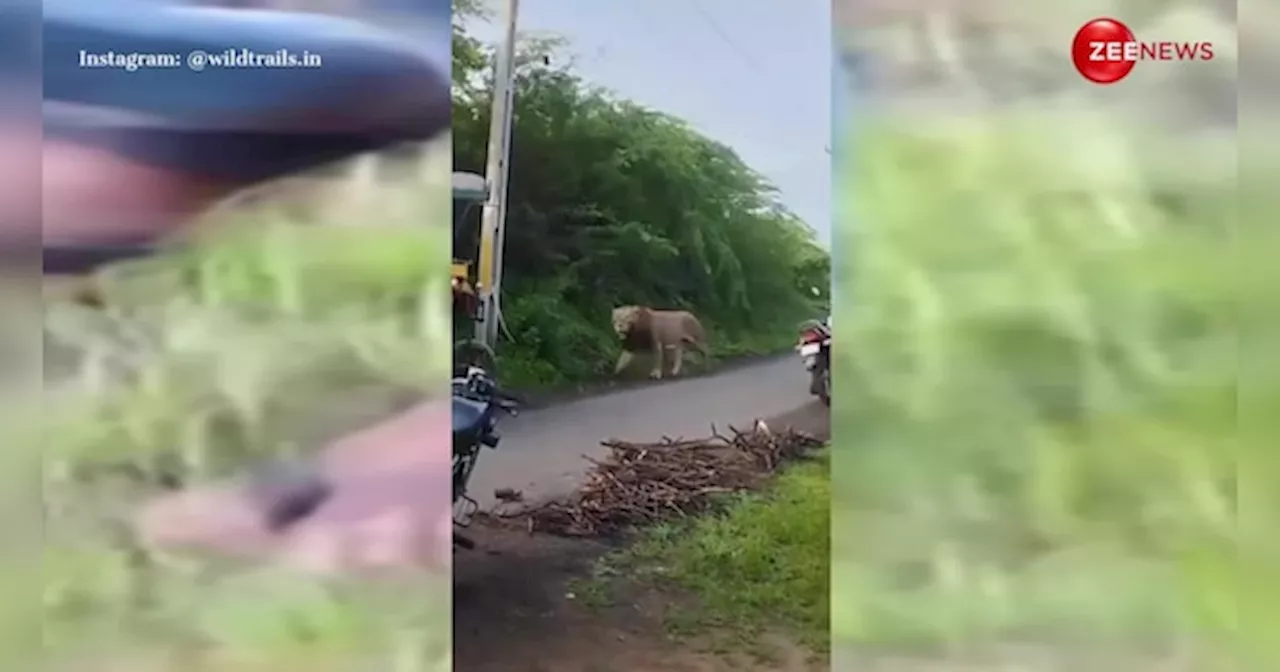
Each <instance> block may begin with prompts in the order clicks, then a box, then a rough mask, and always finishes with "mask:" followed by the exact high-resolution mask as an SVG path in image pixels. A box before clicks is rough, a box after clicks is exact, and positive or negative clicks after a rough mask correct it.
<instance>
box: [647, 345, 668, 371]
mask: <svg viewBox="0 0 1280 672" xmlns="http://www.w3.org/2000/svg"><path fill="white" fill-rule="evenodd" d="M665 349H666V348H664V347H662V341H659V340H656V339H655V340H654V342H653V370H652V371H650V372H649V377H650V378H653V379H655V380H661V379H662V368H663V362H662V351H663V350H665Z"/></svg>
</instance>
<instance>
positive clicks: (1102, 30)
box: [1071, 18, 1213, 84]
mask: <svg viewBox="0 0 1280 672" xmlns="http://www.w3.org/2000/svg"><path fill="white" fill-rule="evenodd" d="M1211 60H1213V43H1212V42H1174V41H1168V40H1164V41H1154V42H1144V41H1140V40H1138V39H1137V38H1136V37H1134V34H1133V31H1132V30H1129V27H1128V26H1126V25H1124V24H1123V23H1121V22H1120V21H1118V20H1116V19H1108V18H1099V19H1094V20H1092V21H1089V22H1087V23H1085V24H1084V25H1083V26H1081V27H1080V30H1078V31H1076V37H1075V39H1074V40H1072V42H1071V61H1072V63H1074V64H1075V66H1076V70H1078V71H1079V72H1080V74H1081V75H1082V76H1084V78H1085V79H1087V80H1089V81H1091V82H1093V83H1095V84H1114V83H1116V82H1118V81H1120V80H1122V79H1124V78H1125V77H1128V76H1129V73H1130V72H1133V68H1134V66H1135V65H1137V64H1138V61H1211Z"/></svg>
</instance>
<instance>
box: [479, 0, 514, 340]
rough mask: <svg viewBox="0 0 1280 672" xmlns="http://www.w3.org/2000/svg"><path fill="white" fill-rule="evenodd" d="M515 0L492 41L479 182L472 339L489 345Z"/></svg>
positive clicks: (502, 212) (494, 323) (496, 300)
mask: <svg viewBox="0 0 1280 672" xmlns="http://www.w3.org/2000/svg"><path fill="white" fill-rule="evenodd" d="M519 4H520V3H519V0H506V11H505V16H504V17H503V18H504V19H505V21H504V24H505V30H504V35H503V40H502V43H501V44H499V45H498V51H497V54H496V59H495V60H496V63H495V64H494V78H493V117H492V119H491V120H490V124H489V148H488V157H487V158H488V161H487V163H486V165H485V175H484V177H485V182H486V184H487V186H488V195H487V198H486V199H485V202H484V210H483V212H482V213H481V216H480V255H479V256H480V259H479V262H480V263H479V268H478V269H477V274H476V277H477V280H478V286H477V287H476V291H477V294H478V295H479V299H480V320H479V321H478V322H476V340H478V341H480V342H482V343H484V344H485V345H488V346H489V347H495V346H496V344H497V341H498V319H499V314H500V312H501V308H500V304H501V293H502V252H503V244H504V242H505V239H506V220H507V179H508V177H509V176H510V174H511V167H510V165H509V163H510V162H509V160H510V157H511V119H512V107H513V106H512V103H513V102H514V99H515V86H514V82H513V79H514V73H515V51H516V12H517V9H518V6H519Z"/></svg>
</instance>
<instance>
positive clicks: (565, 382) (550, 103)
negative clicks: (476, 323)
mask: <svg viewBox="0 0 1280 672" xmlns="http://www.w3.org/2000/svg"><path fill="white" fill-rule="evenodd" d="M454 7H455V17H463V18H464V19H478V18H479V16H480V13H479V11H478V10H477V9H476V8H475V7H473V6H472V3H469V2H466V3H459V2H455V5H454ZM565 46H566V45H563V44H562V43H561V42H560V41H558V40H555V39H527V40H525V41H523V43H522V44H521V46H520V49H519V52H520V53H519V56H518V63H519V65H518V67H517V77H516V91H515V100H516V109H517V110H518V111H517V113H516V116H515V122H514V123H515V127H514V131H513V133H514V141H513V149H512V153H513V156H512V165H511V183H510V206H509V209H508V213H507V234H506V235H507V240H506V246H505V249H506V256H505V259H504V269H505V270H504V276H503V278H504V279H503V284H504V290H503V291H504V295H503V297H502V306H503V311H504V317H505V320H506V328H507V331H508V332H509V334H510V340H504V341H503V342H502V343H501V344H500V347H499V356H500V361H501V369H502V376H503V378H504V380H505V381H506V382H507V384H509V385H514V386H517V387H523V388H530V387H564V386H573V385H577V384H580V383H586V382H590V381H593V380H600V379H603V378H606V377H610V376H611V375H612V370H613V364H614V362H615V361H616V360H617V356H618V342H617V341H618V339H617V336H616V335H614V334H613V332H612V328H611V326H610V318H609V313H610V311H611V310H612V309H613V308H614V307H616V306H620V305H627V304H643V305H650V306H653V307H657V308H668V309H677V308H683V309H688V310H691V311H693V312H694V313H695V314H696V315H698V316H699V317H700V318H701V319H702V320H703V322H704V324H705V325H706V327H707V329H708V331H709V332H710V334H711V346H712V350H713V356H714V357H717V358H718V357H734V356H742V355H757V354H765V353H774V352H778V351H780V350H783V349H785V348H786V347H787V346H789V345H791V344H792V342H793V340H794V338H795V335H796V327H797V325H798V324H799V323H800V322H801V321H803V320H806V319H811V318H814V317H818V316H821V315H822V314H825V306H826V302H827V295H828V292H829V286H830V275H829V267H830V262H829V259H828V255H827V252H826V251H825V250H824V249H823V248H822V247H820V246H819V245H818V243H817V241H816V240H815V237H814V234H813V232H812V230H811V229H810V228H809V227H808V226H807V225H806V224H805V223H803V222H801V221H800V220H799V219H798V218H797V217H796V216H795V215H794V214H793V213H791V212H789V211H788V210H787V209H786V208H785V207H783V206H782V205H781V204H780V202H779V201H778V199H777V192H776V189H775V188H774V187H773V186H772V185H770V184H769V183H768V182H767V181H766V180H765V179H764V178H763V177H762V176H761V175H759V174H758V173H756V172H755V171H754V170H752V169H751V168H750V167H748V166H747V165H745V164H744V163H743V162H742V160H741V159H740V158H739V157H738V156H737V155H736V154H735V153H734V152H733V150H731V149H730V148H728V147H726V146H724V145H722V144H720V143H718V142H715V141H713V140H711V139H709V138H707V137H705V136H703V135H701V134H699V133H698V132H697V131H695V130H693V129H692V128H690V127H689V126H688V125H687V124H686V123H684V122H683V121H681V120H679V119H676V118H673V117H671V116H669V115H666V114H663V113H661V112H657V111H654V110H650V109H646V108H644V107H642V106H640V105H638V104H636V103H634V102H631V101H627V100H624V99H621V98H619V97H618V96H616V95H614V94H612V93H610V92H608V91H605V90H602V89H600V88H598V87H594V86H592V85H590V84H589V83H588V82H585V81H583V80H582V79H580V78H579V77H578V76H577V75H576V74H574V71H573V64H572V60H571V58H570V56H569V55H568V54H567V53H566V49H564V48H563V47H565ZM453 59H454V70H453V73H454V74H453V76H454V82H453V85H454V110H453V143H454V144H453V151H454V169H455V170H462V171H470V172H476V173H480V174H483V173H484V160H485V148H486V145H487V141H488V131H489V119H490V105H491V101H492V75H491V72H492V65H491V59H492V51H491V50H490V49H488V48H487V47H486V46H483V45H481V44H480V43H478V42H477V41H476V40H474V39H473V38H472V37H470V36H469V35H468V33H467V32H466V29H465V28H464V27H462V26H457V27H455V32H454V49H453ZM478 218H479V213H478V211H477V212H473V213H471V215H470V216H469V217H467V218H466V219H465V220H463V221H461V222H460V223H459V224H458V229H457V231H456V233H455V237H454V254H455V256H456V257H458V258H460V259H473V258H474V257H475V254H476V249H477V245H478V230H479V223H478ZM640 368H641V367H640V365H637V369H640ZM646 370H647V369H646Z"/></svg>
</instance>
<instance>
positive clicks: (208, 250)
mask: <svg viewBox="0 0 1280 672" xmlns="http://www.w3.org/2000/svg"><path fill="white" fill-rule="evenodd" d="M447 147H448V145H447V143H446V144H443V145H437V146H434V147H432V148H428V149H427V150H426V151H425V152H424V153H422V154H421V155H418V154H415V155H414V156H415V157H416V159H415V160H414V161H410V162H408V164H407V165H401V166H400V167H399V169H397V170H395V171H390V172H395V173H396V174H395V175H384V176H383V178H382V179H380V180H378V181H376V182H365V181H361V180H358V179H342V178H341V176H335V175H330V176H325V177H320V178H317V179H319V180H330V181H331V182H329V183H328V188H325V189H322V190H320V191H318V192H314V191H313V192H311V193H309V194H308V197H307V201H308V203H307V205H308V206H309V207H306V208H301V209H299V208H297V207H294V206H283V205H278V204H276V202H275V201H273V200H272V199H267V200H266V202H264V203H262V204H257V205H247V206H244V207H240V208H231V209H229V210H227V211H225V212H221V213H216V214H214V215H212V216H211V218H210V219H211V221H210V224H212V225H214V226H211V227H210V228H209V230H208V234H207V235H202V236H201V237H200V238H199V239H198V240H195V241H193V242H192V244H191V246H190V247H185V248H184V249H181V250H175V251H174V252H172V253H171V254H166V255H163V256H161V257H158V258H155V259H153V260H148V261H143V262H138V263H135V264H127V265H122V266H120V267H118V268H115V269H112V270H111V271H110V272H109V273H108V274H107V278H106V280H105V281H104V283H103V285H104V287H105V288H106V289H105V293H106V296H107V302H108V303H107V306H106V308H105V309H103V310H101V311H93V310H87V309H82V308H79V307H76V306H73V305H69V304H53V305H51V306H49V307H48V311H47V312H48V315H47V318H46V328H47V330H48V333H49V337H48V338H49V345H50V348H49V349H47V350H46V355H47V358H48V360H49V361H51V362H52V363H53V366H52V368H54V369H57V371H56V373H55V374H51V375H50V376H48V377H47V379H46V381H45V396H44V398H43V400H42V403H43V408H42V412H41V413H37V414H33V415H32V416H30V417H31V418H39V419H40V424H39V425H38V426H37V427H34V428H33V429H35V430H37V431H38V432H39V433H40V434H41V435H42V436H41V439H40V440H39V441H38V442H33V445H32V448H33V451H32V453H30V454H34V455H41V457H42V458H43V459H42V461H43V465H42V466H43V514H44V515H43V521H44V528H43V530H42V531H41V532H42V535H43V541H44V546H43V548H44V551H43V556H42V559H41V563H40V566H41V569H42V571H41V579H40V581H41V583H40V585H41V586H42V591H41V596H40V599H41V602H42V608H43V618H42V623H41V627H42V630H43V639H42V643H43V647H42V648H43V650H42V651H40V652H38V653H39V655H41V656H42V657H43V658H44V662H45V663H47V664H48V665H49V666H50V667H49V669H67V670H83V669H88V670H95V671H98V670H102V671H106V670H116V669H119V670H133V671H136V672H143V671H145V670H169V669H178V667H179V666H180V667H182V668H186V669H192V670H250V669H263V670H266V669H297V668H300V667H310V668H314V669H321V670H324V669H352V668H353V667H361V668H364V667H370V668H375V669H392V668H394V669H405V670H436V669H440V670H444V669H449V664H448V644H449V630H448V624H449V609H448V604H449V603H448V599H447V595H448V586H447V582H446V581H445V577H442V576H424V577H422V578H421V579H419V580H418V581H416V582H415V583H413V584H412V585H397V586H396V587H395V589H394V590H391V589H389V588H387V587H378V586H369V585H345V584H343V583H342V582H338V583H337V584H335V583H329V582H324V583H322V582H318V581H312V580H308V579H305V578H302V577H299V576H296V575H291V574H286V573H284V572H282V571H281V570H278V569H275V568H272V567H271V566H269V565H268V566H257V567H243V566H225V565H223V564H222V563H206V562H204V561H202V560H199V559H196V558H163V557H157V556H154V555H152V554H150V553H148V552H146V549H140V548H138V547H137V545H136V544H135V543H134V542H133V541H132V539H131V536H132V535H131V534H130V533H129V525H128V522H129V517H130V513H131V511H132V510H133V509H134V508H135V507H136V505H137V504H138V503H139V502H141V501H142V500H143V498H145V497H147V496H148V495H149V494H152V493H154V492H157V491H158V490H159V489H160V483H161V482H162V481H165V480H172V479H180V480H182V481H185V482H200V481H204V480H207V479H223V478H227V477H230V476H232V475H234V474H236V473H237V472H240V471H241V470H242V469H243V467H244V466H245V465H246V464H250V463H254V462H257V461H259V460H262V459H264V458H267V457H273V456H274V457H283V456H289V455H294V454H305V453H306V452H307V451H310V450H314V449H316V448H318V447H319V446H320V445H321V443H322V440H323V439H325V438H329V437H333V436H335V435H337V434H339V433H345V432H348V431H352V430H354V429H357V428H359V427H362V426H365V425H367V424H369V423H372V422H375V421H377V420H378V419H380V418H382V417H385V416H386V415H388V414H390V413H392V412H394V411H395V410H397V409H398V408H400V407H401V406H402V405H405V404H408V403H412V402H413V401H414V400H416V399H421V398H422V397H424V396H426V395H429V394H431V393H432V391H438V390H440V389H441V388H440V381H442V380H444V377H445V375H446V372H447V370H448V368H449V358H450V347H449V342H448V339H449V322H448V309H447V301H448V290H447V284H448V280H447V262H446V254H447V251H446V250H447V248H448V235H449V231H448V225H447V222H448V221H449V215H450V212H449V202H448V199H447V197H446V193H447V186H446V185H447V184H448V177H447V176H448V172H449V171H448V159H449V157H448V149H447ZM386 166H387V164H384V167H386ZM384 172H387V171H384ZM371 202H376V203H377V204H378V208H377V210H376V211H377V212H378V214H379V216H378V218H377V219H374V220H371V219H370V217H369V214H368V213H369V212H370V209H369V203H371ZM353 222H358V224H353ZM432 259H435V260H438V263H429V262H430V260H432ZM28 424H30V423H29V422H28ZM108 465H124V467H126V468H124V469H112V468H109V467H108ZM23 473H26V472H23ZM406 593H415V594H418V595H420V597H421V599H419V600H406V599H405V598H404V595H405V594H406ZM440 605H444V606H440ZM357 661H358V662H357Z"/></svg>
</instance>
